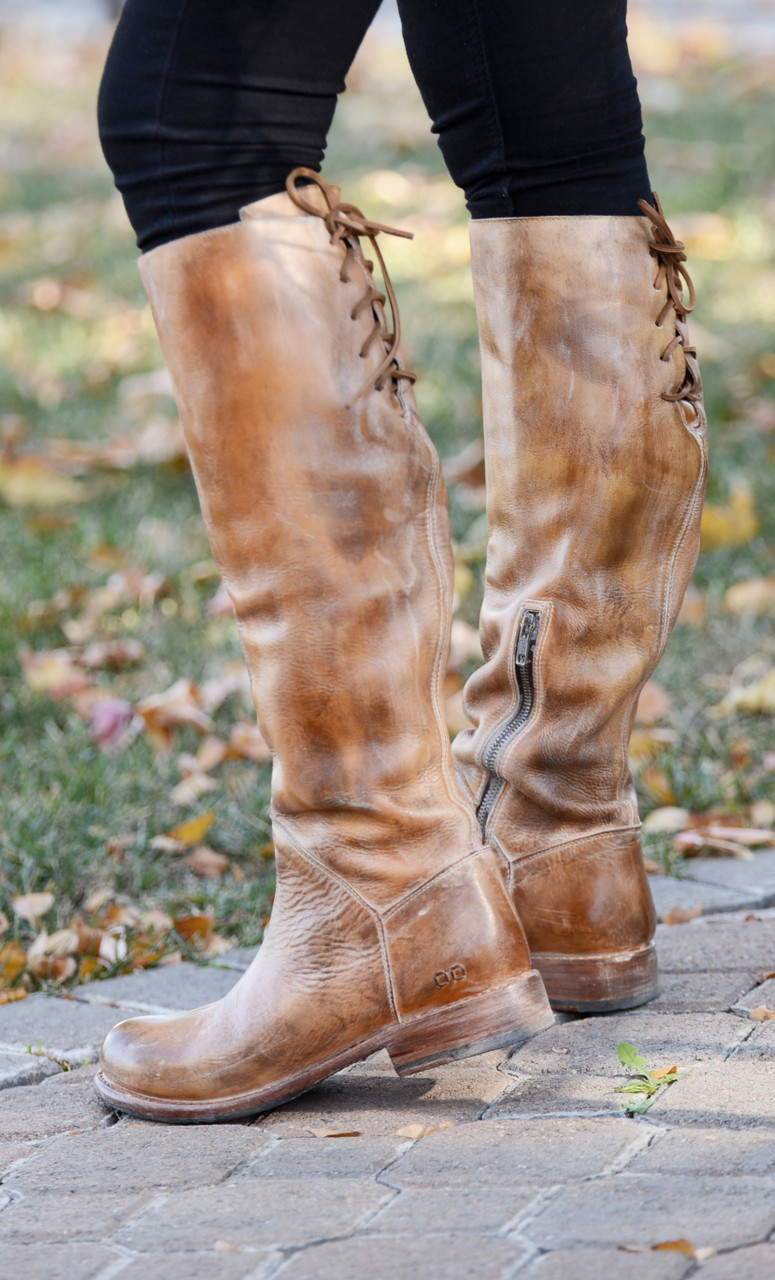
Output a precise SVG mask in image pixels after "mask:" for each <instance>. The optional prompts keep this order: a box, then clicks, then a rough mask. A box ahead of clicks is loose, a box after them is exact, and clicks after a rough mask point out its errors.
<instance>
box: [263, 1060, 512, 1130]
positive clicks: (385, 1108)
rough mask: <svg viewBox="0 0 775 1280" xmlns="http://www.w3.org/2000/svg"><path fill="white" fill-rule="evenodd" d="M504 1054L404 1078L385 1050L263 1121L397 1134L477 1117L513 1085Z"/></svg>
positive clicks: (271, 1125)
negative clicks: (406, 1129) (503, 1065)
mask: <svg viewBox="0 0 775 1280" xmlns="http://www.w3.org/2000/svg"><path fill="white" fill-rule="evenodd" d="M502 1058H503V1055H502V1054H488V1055H486V1056H483V1057H482V1058H469V1059H466V1060H464V1061H463V1062H459V1063H455V1064H454V1065H453V1066H450V1067H440V1068H438V1069H437V1070H436V1071H434V1072H433V1073H432V1074H429V1075H416V1076H409V1077H407V1078H406V1079H404V1080H401V1079H399V1077H398V1076H397V1075H396V1074H395V1072H394V1071H393V1068H392V1066H390V1065H389V1060H388V1059H387V1056H386V1055H379V1057H378V1058H372V1059H370V1060H369V1061H368V1062H366V1063H364V1064H362V1066H361V1067H360V1069H358V1070H355V1071H342V1072H339V1073H338V1074H337V1075H335V1076H331V1078H330V1079H329V1080H326V1081H324V1082H323V1083H322V1084H320V1085H317V1086H316V1088H314V1089H311V1090H310V1091H309V1092H308V1093H305V1094H304V1095H303V1096H302V1097H301V1098H297V1099H296V1101H295V1102H289V1103H288V1104H287V1106H285V1107H281V1108H280V1110H279V1111H273V1112H270V1114H269V1115H268V1116H267V1117H266V1118H265V1119H264V1120H262V1121H261V1122H260V1123H261V1127H262V1128H263V1129H264V1130H265V1131H266V1132H267V1133H272V1134H275V1135H276V1136H277V1137H309V1134H310V1130H311V1129H347V1130H356V1131H357V1132H359V1133H362V1134H364V1135H368V1136H372V1137H376V1136H379V1135H385V1136H393V1135H395V1133H396V1130H397V1129H400V1128H403V1127H404V1126H406V1125H409V1124H421V1125H424V1126H425V1127H426V1128H430V1127H431V1126H433V1125H439V1124H445V1123H447V1122H449V1123H452V1124H459V1123H461V1122H463V1121H465V1120H476V1119H478V1117H479V1116H480V1115H481V1114H482V1113H483V1112H484V1111H485V1110H486V1108H487V1107H488V1106H489V1105H490V1104H491V1103H493V1102H494V1101H496V1100H497V1099H498V1098H499V1097H501V1095H502V1094H504V1093H505V1092H508V1090H509V1089H510V1088H511V1082H510V1080H509V1078H508V1077H507V1076H506V1075H504V1074H503V1073H502V1072H501V1071H499V1070H498V1064H499V1063H500V1062H501V1061H502Z"/></svg>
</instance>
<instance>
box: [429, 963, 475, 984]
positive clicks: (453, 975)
mask: <svg viewBox="0 0 775 1280" xmlns="http://www.w3.org/2000/svg"><path fill="white" fill-rule="evenodd" d="M465 977H467V974H466V969H465V965H463V964H453V966H452V968H451V969H439V972H438V973H434V975H433V981H434V982H435V983H436V986H437V987H448V986H449V984H450V982H462V981H463V979H464V978H465Z"/></svg>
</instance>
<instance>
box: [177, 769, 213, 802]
mask: <svg viewBox="0 0 775 1280" xmlns="http://www.w3.org/2000/svg"><path fill="white" fill-rule="evenodd" d="M217 790H218V783H217V782H216V781H215V778H211V777H210V775H209V774H207V773H201V772H200V770H199V769H196V770H194V771H193V772H191V773H189V774H188V775H187V776H186V777H185V778H184V779H183V781H182V782H179V783H178V785H177V786H176V787H173V788H172V790H171V791H170V800H171V801H172V803H173V804H179V805H182V806H184V807H188V806H190V805H193V804H196V802H197V800H200V799H201V797H202V796H204V795H209V793H210V792H211V791H217Z"/></svg>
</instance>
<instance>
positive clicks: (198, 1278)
mask: <svg viewBox="0 0 775 1280" xmlns="http://www.w3.org/2000/svg"><path fill="white" fill-rule="evenodd" d="M224 1243H226V1244H228V1243H230V1242H229V1241H225V1242H224ZM269 1257H271V1254H269V1253H266V1252H263V1251H260V1252H259V1251H257V1250H253V1249H251V1250H250V1252H249V1253H242V1252H237V1253H231V1252H222V1251H220V1250H219V1251H218V1252H217V1253H168V1254H166V1255H162V1254H158V1253H155V1254H152V1255H151V1254H147V1253H146V1254H143V1256H142V1258H135V1259H134V1260H133V1261H132V1262H130V1264H129V1266H128V1267H126V1268H123V1267H122V1269H121V1271H120V1272H119V1273H118V1275H119V1276H120V1277H121V1280H247V1278H248V1277H250V1280H252V1278H253V1277H254V1276H255V1275H256V1273H258V1274H259V1275H260V1274H261V1266H262V1263H264V1262H265V1261H266V1259H267V1258H269ZM20 1280H26V1277H23V1278H22V1277H20ZM41 1280H43V1277H41ZM67 1280H80V1277H76V1276H69V1277H67ZM117 1280H118V1277H117Z"/></svg>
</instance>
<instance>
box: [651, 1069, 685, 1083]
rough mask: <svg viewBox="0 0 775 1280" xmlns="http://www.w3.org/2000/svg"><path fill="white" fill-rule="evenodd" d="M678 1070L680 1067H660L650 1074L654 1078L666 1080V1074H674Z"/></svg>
mask: <svg viewBox="0 0 775 1280" xmlns="http://www.w3.org/2000/svg"><path fill="white" fill-rule="evenodd" d="M677 1070H678V1067H659V1068H658V1069H657V1070H656V1071H651V1072H650V1073H649V1074H650V1076H651V1079H652V1080H664V1078H665V1076H672V1075H674V1074H675V1072H676V1071H677Z"/></svg>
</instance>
